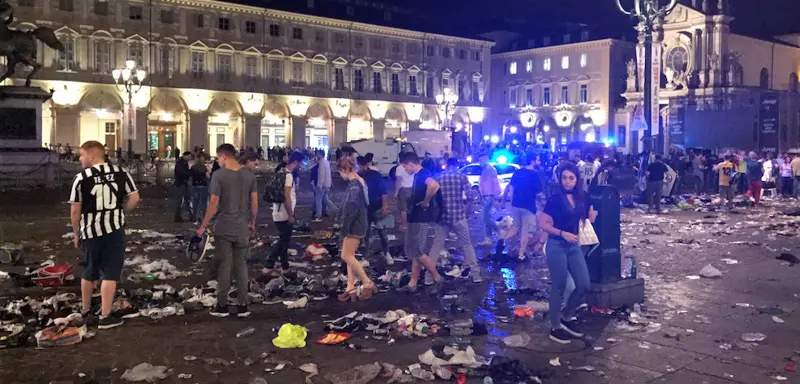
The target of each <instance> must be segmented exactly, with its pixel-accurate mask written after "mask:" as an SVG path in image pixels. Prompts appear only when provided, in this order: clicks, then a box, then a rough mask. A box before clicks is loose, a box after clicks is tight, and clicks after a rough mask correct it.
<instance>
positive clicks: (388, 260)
mask: <svg viewBox="0 0 800 384" xmlns="http://www.w3.org/2000/svg"><path fill="white" fill-rule="evenodd" d="M383 258H384V260H386V265H394V257H392V254H391V253H389V252H385V253H384V254H383Z"/></svg>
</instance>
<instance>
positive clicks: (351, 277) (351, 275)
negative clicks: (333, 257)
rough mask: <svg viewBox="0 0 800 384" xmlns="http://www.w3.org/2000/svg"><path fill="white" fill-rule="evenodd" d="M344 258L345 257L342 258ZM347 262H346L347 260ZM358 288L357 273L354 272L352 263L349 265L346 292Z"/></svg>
mask: <svg viewBox="0 0 800 384" xmlns="http://www.w3.org/2000/svg"><path fill="white" fill-rule="evenodd" d="M342 260H344V258H342ZM345 263H346V262H345ZM355 288H356V273H355V272H353V268H350V265H349V264H348V265H347V287H346V288H345V291H346V292H349V291H352V290H354V289H355Z"/></svg>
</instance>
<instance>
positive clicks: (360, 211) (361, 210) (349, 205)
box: [336, 157, 375, 301]
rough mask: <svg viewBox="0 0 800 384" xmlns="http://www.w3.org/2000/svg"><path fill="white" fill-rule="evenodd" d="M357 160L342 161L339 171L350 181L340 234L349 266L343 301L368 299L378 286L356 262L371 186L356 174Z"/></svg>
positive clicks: (345, 259)
mask: <svg viewBox="0 0 800 384" xmlns="http://www.w3.org/2000/svg"><path fill="white" fill-rule="evenodd" d="M355 163H356V162H355V159H354V158H352V157H343V158H341V159H339V162H338V163H337V165H336V169H337V170H338V171H339V175H341V176H342V179H344V180H345V181H347V190H346V192H345V198H344V202H343V203H342V206H341V209H340V210H339V224H340V225H341V231H340V235H341V237H342V250H341V258H342V261H344V262H345V263H346V264H347V288H346V289H345V291H344V293H342V294H341V295H339V300H341V301H350V300H352V301H356V300H367V299H369V298H370V297H371V296H372V294H373V293H374V292H375V283H373V282H372V279H370V278H369V276H368V275H367V273H366V272H364V267H362V266H361V263H359V262H358V260H356V249H358V246H359V244H360V243H361V240H362V239H364V237H365V236H366V234H367V225H368V222H367V206H368V204H369V200H368V197H367V196H368V195H367V185H366V183H365V182H364V179H362V178H361V176H359V175H358V174H357V173H356V165H355ZM356 277H358V278H359V279H360V280H361V291H360V292H358V290H357V289H356Z"/></svg>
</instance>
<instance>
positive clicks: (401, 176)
mask: <svg viewBox="0 0 800 384" xmlns="http://www.w3.org/2000/svg"><path fill="white" fill-rule="evenodd" d="M394 175H395V177H396V178H397V180H398V181H399V182H400V188H411V187H413V186H414V176H411V175H409V174H408V172H406V169H405V168H404V167H403V165H402V164H400V165H398V166H397V169H396V170H395V172H394Z"/></svg>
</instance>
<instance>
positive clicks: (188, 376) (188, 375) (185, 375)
mask: <svg viewBox="0 0 800 384" xmlns="http://www.w3.org/2000/svg"><path fill="white" fill-rule="evenodd" d="M178 378H179V379H191V378H192V374H191V373H179V374H178Z"/></svg>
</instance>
